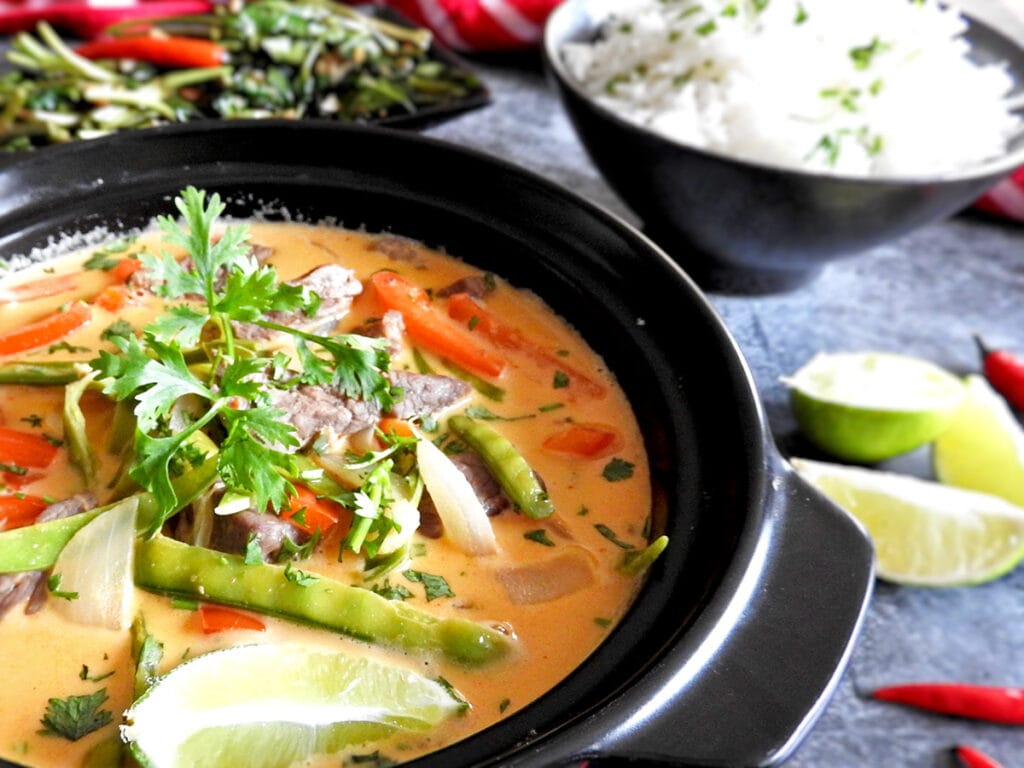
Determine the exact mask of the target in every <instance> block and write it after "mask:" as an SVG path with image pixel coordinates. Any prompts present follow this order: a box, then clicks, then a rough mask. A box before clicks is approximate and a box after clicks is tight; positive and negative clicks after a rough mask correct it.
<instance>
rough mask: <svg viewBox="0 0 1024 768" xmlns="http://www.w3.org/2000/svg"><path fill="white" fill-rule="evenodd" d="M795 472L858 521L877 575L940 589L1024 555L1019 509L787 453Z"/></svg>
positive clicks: (1001, 568) (996, 572)
mask: <svg viewBox="0 0 1024 768" xmlns="http://www.w3.org/2000/svg"><path fill="white" fill-rule="evenodd" d="M793 466H794V467H795V468H796V470H797V472H798V473H799V474H800V475H801V476H802V477H803V478H804V479H806V480H807V481H808V482H810V483H811V484H812V485H814V486H816V487H817V488H818V489H819V490H821V491H822V492H823V493H825V495H826V496H828V497H829V498H831V499H832V500H833V501H835V502H836V503H837V504H838V505H839V506H841V507H843V508H844V509H845V510H847V511H848V512H849V513H850V514H852V515H853V516H854V517H856V518H857V519H858V520H860V522H861V523H863V525H864V527H865V528H867V530H868V533H869V534H870V535H871V540H872V541H873V542H874V545H875V556H876V558H877V561H878V575H879V576H880V577H881V578H883V579H886V580H887V581H892V582H896V583H897V584H915V585H920V586H933V587H948V586H958V585H966V584H979V583H981V582H985V581H991V580H992V579H995V578H998V577H999V576H1002V575H1003V574H1005V573H1007V572H1008V571H1010V570H1011V569H1013V568H1014V567H1015V566H1016V565H1017V564H1018V563H1019V562H1020V561H1021V559H1022V558H1024V509H1021V508H1020V507H1017V506H1015V505H1013V504H1010V503H1009V502H1008V501H1006V500H1005V499H1001V498H999V497H997V496H992V495H990V494H986V493H978V492H976V491H968V490H965V489H962V488H953V487H951V486H948V485H941V484H939V483H933V482H930V481H927V480H921V479H918V478H916V477H911V476H908V475H897V474H893V473H889V472H880V471H877V470H872V469H864V468H862V467H847V466H840V465H838V464H827V463H823V462H817V461H807V460H804V459H793Z"/></svg>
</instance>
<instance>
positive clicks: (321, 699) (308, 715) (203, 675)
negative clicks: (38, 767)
mask: <svg viewBox="0 0 1024 768" xmlns="http://www.w3.org/2000/svg"><path fill="white" fill-rule="evenodd" d="M465 706H466V704H465V702H464V701H462V700H461V699H460V698H458V697H457V696H455V695H454V694H453V692H452V691H451V690H450V689H449V688H448V687H447V686H445V685H442V684H441V683H439V682H436V681H434V680H430V679H428V678H425V677H422V676H421V675H418V674H416V673H415V672H411V671H409V670H407V669H403V668H401V667H392V666H387V665H385V664H382V663H379V662H375V661H372V660H370V659H365V658H360V657H353V656H349V655H347V654H341V653H330V652H324V651H317V650H310V649H308V648H304V647H300V646H296V645H283V646H282V645H248V646H238V647H234V648H227V649H224V650H220V651H213V652H211V653H207V654H204V655H202V656H197V657H195V658H194V659H191V660H189V661H186V662H184V663H183V664H180V665H179V666H177V667H175V668H174V669H172V670H171V671H170V672H168V673H167V674H166V675H165V676H163V677H162V678H160V679H159V680H157V682H156V683H154V685H153V686H152V687H151V688H150V689H149V690H148V691H147V692H146V693H145V694H143V695H142V696H141V697H140V698H139V699H138V700H137V701H136V702H135V703H134V704H133V705H132V706H131V708H130V709H129V710H128V711H127V712H125V722H126V725H123V726H122V727H121V735H122V737H123V738H124V739H125V741H127V742H128V744H129V746H130V748H131V751H132V753H133V754H134V755H135V757H136V759H137V760H138V761H139V763H141V764H142V765H143V766H147V767H148V768H172V767H173V768H186V766H190V767H192V768H206V767H209V768H215V767H216V766H233V765H245V766H251V767H252V768H286V767H287V766H290V765H292V764H294V763H296V762H299V761H302V760H305V759H307V758H310V757H312V756H315V755H321V754H330V753H333V752H337V751H339V750H341V749H343V748H345V747H347V746H350V745H355V744H363V743H366V742H371V741H377V740H380V739H383V738H386V737H388V736H390V735H392V734H394V733H396V732H398V731H400V730H413V731H426V730H429V729H430V728H433V727H435V726H437V725H438V724H439V723H441V722H442V721H443V720H445V719H446V718H448V717H451V716H452V715H455V714H457V713H459V712H461V711H462V710H463V709H465Z"/></svg>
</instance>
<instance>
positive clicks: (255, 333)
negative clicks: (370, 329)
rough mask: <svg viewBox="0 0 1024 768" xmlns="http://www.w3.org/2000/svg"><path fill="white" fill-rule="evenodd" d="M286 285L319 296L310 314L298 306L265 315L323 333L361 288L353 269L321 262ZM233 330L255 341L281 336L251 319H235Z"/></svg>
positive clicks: (281, 323)
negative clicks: (318, 302)
mask: <svg viewBox="0 0 1024 768" xmlns="http://www.w3.org/2000/svg"><path fill="white" fill-rule="evenodd" d="M288 284H289V285H300V286H303V287H305V288H308V289H309V290H311V291H312V292H313V293H315V294H316V295H317V296H319V297H320V306H319V307H317V310H316V312H315V313H314V314H313V315H312V316H310V315H307V314H306V313H305V312H303V311H301V310H298V311H295V312H268V313H267V319H269V320H271V321H272V322H275V323H277V324H279V325H287V326H288V327H289V328H298V329H300V330H303V331H307V332H308V333H315V334H320V335H325V334H328V333H330V332H331V331H332V330H333V329H334V326H336V325H337V324H338V321H339V320H341V318H343V317H344V316H345V315H346V314H348V310H349V308H351V306H352V299H353V298H354V297H356V296H358V295H359V294H360V293H362V292H363V284H362V283H361V282H359V279H358V278H357V277H356V275H355V272H353V271H352V270H351V269H347V268H346V267H342V266H340V265H338V264H324V265H322V266H319V267H317V268H316V269H313V270H311V271H309V272H307V273H306V274H304V275H302V277H298V278H296V279H295V280H289V281H288ZM235 333H236V334H237V335H238V336H239V337H240V338H243V339H249V340H255V341H269V340H275V339H278V338H280V337H282V336H283V334H281V333H280V332H279V331H273V330H270V329H268V328H261V327H260V326H258V325H253V324H250V323H236V324H235Z"/></svg>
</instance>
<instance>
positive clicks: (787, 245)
mask: <svg viewBox="0 0 1024 768" xmlns="http://www.w3.org/2000/svg"><path fill="white" fill-rule="evenodd" d="M608 9H609V5H608V3H606V2H605V3H602V2H601V0H567V2H565V3H564V4H562V5H561V6H560V7H559V8H558V9H557V10H556V11H555V12H554V13H553V14H552V15H551V17H550V18H549V20H548V23H547V28H546V30H545V39H544V57H545V63H546V65H547V69H548V72H549V75H550V80H551V81H552V82H553V83H554V84H555V87H556V88H557V90H558V92H559V94H560V96H561V98H562V103H563V104H564V106H565V108H566V110H567V112H568V114H569V117H570V118H571V120H572V123H573V125H574V127H575V129H576V132H577V133H578V135H579V137H580V139H581V141H582V143H583V145H584V146H585V147H586V149H587V152H588V153H589V155H590V157H591V159H592V160H593V161H594V164H595V165H596V166H597V167H598V169H599V170H600V171H601V173H602V175H603V176H604V177H605V179H606V180H607V181H608V183H609V184H610V185H611V186H612V188H613V189H615V191H616V192H617V193H618V194H619V195H620V196H621V198H622V199H623V201H624V202H625V203H626V204H627V205H628V206H629V207H630V208H631V209H632V210H633V211H634V212H635V213H636V214H637V215H638V216H639V217H640V218H641V219H642V220H643V222H644V226H645V230H646V231H647V233H648V234H649V235H650V236H651V237H652V238H653V239H654V240H655V241H656V242H658V243H659V244H660V245H661V246H662V247H663V248H664V249H665V250H666V251H667V252H668V253H669V254H670V255H671V256H672V257H673V258H674V259H675V260H676V261H678V262H679V263H681V264H682V265H683V266H684V267H685V268H686V269H687V271H688V272H689V273H690V274H691V275H692V276H693V277H695V278H696V279H697V280H698V282H701V283H703V284H705V285H707V286H710V287H715V288H722V289H733V288H735V289H737V290H740V291H743V290H746V289H750V290H752V291H756V290H758V289H759V288H763V289H765V290H772V289H774V288H785V287H787V286H792V285H794V284H798V283H800V282H802V281H804V280H806V279H808V278H810V277H813V275H814V274H815V273H816V272H817V271H818V270H819V269H820V268H821V267H822V266H823V265H824V264H826V263H827V262H828V261H829V260H830V259H834V258H836V257H840V256H844V255H848V254H852V253H856V252H857V251H862V250H865V249H867V248H870V247H872V246H875V245H878V244H880V243H883V242H885V241H887V240H890V239H892V238H895V237H898V236H900V235H902V234H905V233H906V232H908V231H910V230H911V229H914V228H916V227H919V226H921V225H924V224H927V223H929V222H933V221H936V220H939V219H942V218H944V217H946V216H949V215H951V214H953V213H955V212H956V211H958V210H960V209H961V208H963V207H964V206H966V205H968V204H969V203H970V202H971V201H972V200H974V199H975V198H976V197H978V196H979V195H980V194H981V193H983V192H984V191H985V190H986V189H988V188H989V187H991V186H992V185H993V184H995V183H996V182H997V181H998V180H999V179H1001V178H1003V177H1004V176H1006V175H1007V174H1008V173H1010V172H1011V171H1012V170H1013V169H1015V168H1016V167H1018V166H1019V165H1021V164H1024V128H1022V129H1021V131H1020V132H1019V134H1018V135H1017V136H1016V137H1015V138H1014V140H1013V141H1012V142H1011V144H1010V147H1009V150H1008V151H1007V153H1006V154H1005V155H1004V156H1002V157H1000V158H998V159H994V160H992V161H990V162H987V163H985V164H983V165H980V166H978V167H976V168H974V169H972V170H971V171H969V172H962V173H956V174H946V175H942V176H937V177H935V178H913V177H908V178H865V177H860V178H857V177H845V176H830V175H826V174H821V173H809V172H802V171H798V170H794V169H789V168H781V167H772V166H770V165H766V164H759V163H755V162H748V161H744V160H737V159H735V158H731V157H728V156H726V155H722V154H718V153H715V152H710V151H704V150H700V149H696V148H694V147H691V146H688V145H686V144H683V143H681V142H678V141H673V140H672V139H669V138H666V137H663V136H659V135H657V134H655V133H654V132H652V131H649V130H647V129H645V128H642V127H640V126H639V125H637V124H635V123H631V122H629V121H627V120H625V119H622V118H620V117H618V116H617V115H615V114H614V113H613V112H611V111H609V110H608V109H605V108H604V107H601V106H599V105H598V104H596V103H595V102H594V101H593V100H592V99H591V98H589V97H588V96H586V95H585V94H584V92H583V91H582V89H581V88H580V87H579V86H578V85H577V84H576V83H575V82H574V81H573V78H572V77H571V75H570V74H569V73H568V71H567V69H566V67H565V65H564V63H563V61H562V58H561V55H560V53H559V52H560V50H561V48H562V46H563V45H564V44H565V43H566V42H569V41H573V42H583V41H588V40H592V39H594V37H595V36H596V35H597V34H598V32H599V28H600V25H601V22H602V21H604V19H605V18H606V16H607V13H608ZM966 37H967V39H968V40H969V41H970V43H971V46H972V51H973V53H972V55H973V57H975V58H976V60H978V61H981V62H991V61H1005V62H1006V63H1007V66H1008V71H1009V72H1010V74H1011V75H1012V77H1013V79H1014V82H1015V83H1016V87H1015V91H1014V93H1015V94H1016V95H1017V96H1018V97H1024V49H1021V47H1020V46H1018V45H1017V44H1015V43H1014V42H1012V41H1011V40H1009V39H1008V38H1006V37H1004V36H1002V35H1001V34H999V33H998V32H996V31H994V30H992V29H990V28H988V27H986V26H985V25H983V24H981V23H980V22H977V21H970V23H969V31H968V33H967V35H966ZM1017 101H1018V103H1019V107H1018V110H1017V112H1018V114H1021V115H1024V100H1022V99H1018V100H1017Z"/></svg>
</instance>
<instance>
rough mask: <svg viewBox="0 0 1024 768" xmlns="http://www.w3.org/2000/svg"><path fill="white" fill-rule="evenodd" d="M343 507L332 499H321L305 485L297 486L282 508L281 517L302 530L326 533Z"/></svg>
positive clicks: (336, 520)
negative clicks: (285, 505) (286, 504)
mask: <svg viewBox="0 0 1024 768" xmlns="http://www.w3.org/2000/svg"><path fill="white" fill-rule="evenodd" d="M341 512H342V507H341V505H340V504H337V503H336V502H333V501H331V500H330V499H321V498H319V497H318V496H317V495H316V494H315V493H313V491H311V490H310V489H309V488H307V487H306V486H304V485H296V486H295V495H294V496H292V497H290V499H289V501H288V506H287V507H286V508H284V509H282V510H281V517H282V518H284V519H285V520H287V521H288V522H289V523H291V524H292V525H294V526H295V527H296V528H298V529H299V530H300V531H305V532H306V533H310V534H312V533H314V532H315V531H316V530H317V529H319V530H320V532H321V533H326V532H327V531H328V530H329V529H330V528H332V527H333V526H334V525H335V524H336V523H337V522H338V518H339V517H340V516H341Z"/></svg>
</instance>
